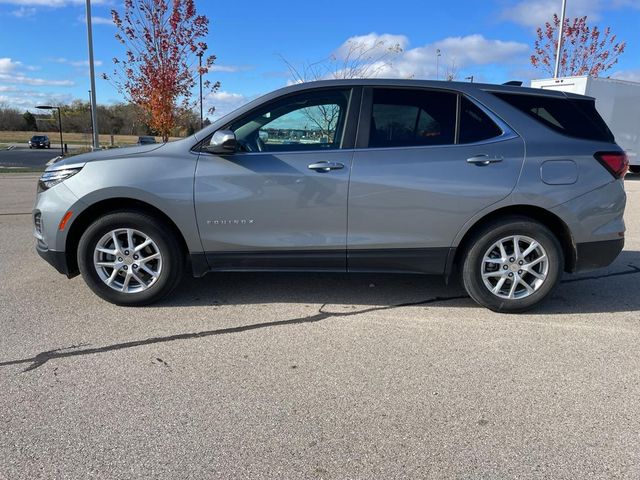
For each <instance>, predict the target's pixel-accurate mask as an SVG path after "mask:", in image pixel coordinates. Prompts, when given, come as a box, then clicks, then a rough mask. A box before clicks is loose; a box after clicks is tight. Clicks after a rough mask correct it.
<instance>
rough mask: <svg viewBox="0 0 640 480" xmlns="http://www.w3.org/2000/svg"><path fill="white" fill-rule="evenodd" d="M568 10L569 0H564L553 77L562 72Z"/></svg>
mask: <svg viewBox="0 0 640 480" xmlns="http://www.w3.org/2000/svg"><path fill="white" fill-rule="evenodd" d="M566 11H567V0H562V15H560V29H559V30H558V48H557V49H556V66H555V68H554V69H553V78H558V75H559V74H560V56H561V55H562V40H563V39H564V16H565V13H566Z"/></svg>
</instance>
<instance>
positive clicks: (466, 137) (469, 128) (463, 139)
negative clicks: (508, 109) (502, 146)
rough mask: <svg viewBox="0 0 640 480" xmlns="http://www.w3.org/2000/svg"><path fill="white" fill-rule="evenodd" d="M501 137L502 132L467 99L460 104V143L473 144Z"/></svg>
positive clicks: (463, 99)
mask: <svg viewBox="0 0 640 480" xmlns="http://www.w3.org/2000/svg"><path fill="white" fill-rule="evenodd" d="M500 135H502V130H501V129H500V127H498V126H497V125H496V124H495V123H494V122H493V120H491V119H490V118H489V116H488V115H487V114H486V113H484V112H483V111H482V110H481V109H480V107H478V106H477V105H476V104H474V103H473V102H472V101H470V100H468V99H467V98H464V97H463V98H462V102H461V104H460V143H473V142H481V141H482V140H488V139H490V138H494V137H498V136H500Z"/></svg>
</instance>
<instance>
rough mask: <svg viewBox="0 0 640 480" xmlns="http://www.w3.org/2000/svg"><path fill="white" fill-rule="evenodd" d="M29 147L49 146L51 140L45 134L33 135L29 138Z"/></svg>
mask: <svg viewBox="0 0 640 480" xmlns="http://www.w3.org/2000/svg"><path fill="white" fill-rule="evenodd" d="M29 148H51V141H50V140H49V137H47V136H46V135H34V136H33V137H31V139H30V140H29Z"/></svg>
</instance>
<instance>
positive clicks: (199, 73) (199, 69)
mask: <svg viewBox="0 0 640 480" xmlns="http://www.w3.org/2000/svg"><path fill="white" fill-rule="evenodd" d="M203 53H204V52H200V53H199V54H198V67H199V68H198V76H199V77H200V130H202V127H203V126H204V124H203V122H204V115H203V114H202V54H203Z"/></svg>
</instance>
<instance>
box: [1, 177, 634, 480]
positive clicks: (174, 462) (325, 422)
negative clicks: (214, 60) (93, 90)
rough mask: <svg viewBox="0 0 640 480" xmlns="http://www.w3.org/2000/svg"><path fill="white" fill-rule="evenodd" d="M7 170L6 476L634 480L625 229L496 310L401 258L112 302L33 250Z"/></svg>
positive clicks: (24, 190) (24, 180)
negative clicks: (612, 255) (389, 266)
mask: <svg viewBox="0 0 640 480" xmlns="http://www.w3.org/2000/svg"><path fill="white" fill-rule="evenodd" d="M35 178H37V177H34V176H33V175H25V174H4V175H0V265H1V266H2V268H0V478H2V479H35V478H46V479H51V478H65V479H67V478H68V479H88V478H100V479H106V478H108V479H115V478H163V479H165V478H166V479H175V478H260V479H263V478H283V479H285V478H480V477H481V478H492V479H493V478H554V479H558V478H579V479H584V478H640V349H639V348H638V345H640V294H639V292H640V208H639V207H640V180H639V179H635V178H632V177H630V178H629V180H628V181H627V183H626V188H627V191H628V206H627V217H626V222H627V228H628V232H627V237H626V238H627V240H626V248H625V251H624V252H623V253H622V255H621V256H620V257H619V258H618V260H617V261H616V262H615V263H614V264H613V265H612V266H611V267H609V268H608V269H605V270H601V271H596V272H592V273H586V274H581V275H578V276H566V277H565V280H564V283H563V284H562V285H561V286H560V288H559V289H558V290H557V292H556V293H555V294H554V296H553V297H552V298H551V299H550V301H548V302H547V303H545V304H544V306H542V307H541V308H539V309H538V310H536V311H534V312H532V313H529V314H523V315H499V314H495V313H492V312H490V311H487V310H484V309H482V308H479V307H477V306H476V305H475V304H474V303H473V302H472V301H471V300H469V299H468V298H466V297H465V296H464V292H463V291H462V289H461V288H460V287H459V286H456V285H453V286H449V287H446V286H444V285H443V283H442V281H441V280H440V279H438V278H424V277H418V276H395V275H353V276H347V275H328V274H305V275H303V274H289V275H282V274H280V275H275V274H260V275H252V274H234V275H230V274H224V275H222V274H217V275H209V276H207V277H205V278H203V279H200V280H193V279H185V281H184V282H183V283H182V285H181V287H179V290H178V291H177V292H176V293H175V294H174V295H173V297H172V298H170V299H169V300H167V301H165V302H163V303H162V304H159V305H156V306H152V307H146V308H137V309H131V308H129V309H128V308H121V307H116V306H113V305H110V304H107V303H104V302H103V301H101V300H99V299H98V298H97V297H95V296H94V295H92V294H91V293H90V292H89V290H88V289H87V288H86V287H85V286H84V284H83V282H82V279H81V278H74V279H72V280H67V279H66V278H64V277H62V276H60V275H59V274H57V273H56V272H55V271H54V270H53V269H52V268H51V267H49V266H48V265H47V264H45V263H44V262H43V261H42V260H40V259H39V257H38V256H37V255H36V253H35V252H34V248H33V241H32V238H31V218H30V214H29V212H30V210H31V205H32V202H33V196H34V193H35Z"/></svg>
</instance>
